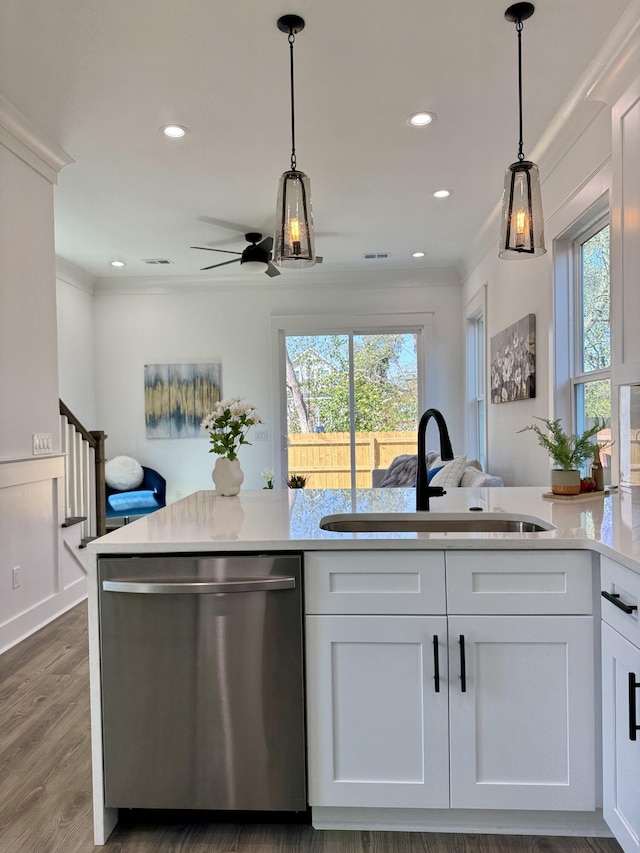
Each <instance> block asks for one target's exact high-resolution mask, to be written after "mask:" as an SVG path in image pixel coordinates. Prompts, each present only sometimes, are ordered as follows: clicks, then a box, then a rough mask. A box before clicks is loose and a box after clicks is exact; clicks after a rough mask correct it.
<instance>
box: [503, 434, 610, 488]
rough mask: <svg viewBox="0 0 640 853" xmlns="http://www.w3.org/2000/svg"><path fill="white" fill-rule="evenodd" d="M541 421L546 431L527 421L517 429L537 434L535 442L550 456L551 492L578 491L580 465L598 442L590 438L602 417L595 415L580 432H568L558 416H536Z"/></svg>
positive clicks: (588, 457)
mask: <svg viewBox="0 0 640 853" xmlns="http://www.w3.org/2000/svg"><path fill="white" fill-rule="evenodd" d="M536 420H537V421H542V423H543V424H544V425H545V427H546V432H545V431H544V430H543V429H541V427H539V426H538V424H529V426H526V427H524V429H521V430H518V432H527V430H532V431H533V432H535V434H536V435H537V437H538V444H539V445H540V446H541V447H544V449H545V450H546V451H547V453H548V454H549V456H550V457H551V458H552V459H553V462H554V468H553V470H552V471H551V491H552V492H553V494H554V495H579V494H580V468H582V466H583V465H584V463H585V462H586V461H587V459H591V457H592V456H593V454H594V453H595V452H596V450H597V449H598V442H597V441H592V439H593V437H594V436H595V435H596V433H598V432H600V431H601V430H603V429H604V428H605V426H606V422H605V420H604V419H600V418H596V422H595V423H594V425H593V426H591V427H589V429H587V430H585V431H584V432H583V433H582V435H571V434H569V433H566V432H565V431H564V429H563V428H562V424H561V422H560V418H556V419H555V420H553V421H552V420H549V419H548V418H536Z"/></svg>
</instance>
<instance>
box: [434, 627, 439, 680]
mask: <svg viewBox="0 0 640 853" xmlns="http://www.w3.org/2000/svg"><path fill="white" fill-rule="evenodd" d="M433 680H434V681H435V684H436V693H440V655H439V654H438V635H437V634H434V635H433Z"/></svg>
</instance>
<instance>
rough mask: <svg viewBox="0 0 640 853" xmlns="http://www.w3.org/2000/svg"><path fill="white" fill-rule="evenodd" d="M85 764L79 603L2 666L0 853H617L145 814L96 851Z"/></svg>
mask: <svg viewBox="0 0 640 853" xmlns="http://www.w3.org/2000/svg"><path fill="white" fill-rule="evenodd" d="M90 762H91V755H90V742H89V669H88V652H87V608H86V603H85V604H81V605H79V606H78V607H75V608H74V609H73V610H70V611H69V612H68V613H65V614H64V615H63V616H61V617H60V618H59V619H57V620H56V621H55V622H52V623H51V624H50V625H48V626H47V627H45V628H43V629H42V630H41V631H39V632H38V633H37V634H34V635H33V636H32V637H29V638H28V639H27V640H25V641H24V642H22V643H20V644H19V645H18V646H16V647H15V648H13V649H11V650H10V651H9V652H6V653H5V654H4V655H2V656H0V853H88V851H94V850H100V849H103V850H105V851H107V853H214V852H215V853H294V851H309V853H621V848H620V847H619V845H618V844H617V843H616V842H615V841H613V840H611V839H602V838H547V837H532V836H511V835H460V834H448V833H447V834H445V833H426V832H417V833H413V832H349V831H316V830H314V829H312V828H311V827H310V826H308V825H301V824H286V825H283V824H274V825H267V824H242V825H240V824H234V823H218V822H211V821H204V820H203V821H199V822H192V823H184V822H180V820H179V819H177V820H176V819H174V820H171V821H169V820H167V818H166V816H164V822H159V821H158V819H157V818H156V819H153V818H151V817H149V816H148V815H146V814H144V815H140V814H135V816H134V819H132V820H131V821H126V820H123V821H121V823H120V824H119V825H118V827H117V828H116V830H115V832H114V833H113V835H112V836H111V838H110V839H109V841H108V843H107V844H106V845H105V847H103V848H95V847H94V845H93V840H92V839H93V823H92V814H91V764H90ZM161 817H162V816H161Z"/></svg>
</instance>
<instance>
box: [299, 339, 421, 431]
mask: <svg viewBox="0 0 640 853" xmlns="http://www.w3.org/2000/svg"><path fill="white" fill-rule="evenodd" d="M408 340H409V344H408ZM408 345H409V346H415V340H414V339H413V336H411V335H406V334H381V335H375V334H366V335H356V336H355V337H354V352H353V368H354V404H355V406H354V409H355V429H356V431H363V432H383V431H397V430H407V429H409V430H411V429H415V426H416V422H417V418H418V409H417V399H418V382H417V374H416V366H415V364H416V362H415V349H414V350H413V352H411V353H409V354H408V353H407V351H406V350H407V346H408ZM287 349H288V352H289V356H290V358H291V361H292V363H293V364H294V365H295V368H296V372H297V373H298V375H299V377H300V379H299V388H298V391H299V392H300V394H301V395H302V396H303V398H304V401H305V404H306V408H307V411H308V415H309V421H310V427H311V428H313V426H314V425H315V426H322V427H324V429H325V431H326V432H349V430H350V427H351V424H350V419H349V410H350V399H349V394H350V389H349V353H348V338H347V336H345V335H313V336H311V335H309V336H300V337H296V336H292V337H289V338H287ZM288 391H289V398H288V422H289V431H290V432H303V431H305V430H304V429H303V428H301V424H300V419H299V417H298V412H297V410H296V407H295V406H294V405H293V395H292V389H291V388H289V389H288Z"/></svg>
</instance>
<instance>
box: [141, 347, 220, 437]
mask: <svg viewBox="0 0 640 853" xmlns="http://www.w3.org/2000/svg"><path fill="white" fill-rule="evenodd" d="M220 374H221V366H220V365H219V364H145V366H144V415H145V425H146V435H147V438H196V437H198V436H204V435H205V433H203V432H202V431H201V430H200V423H201V421H202V419H203V418H204V417H205V415H207V414H208V413H209V412H210V411H211V410H212V409H213V407H214V405H215V404H216V403H217V402H218V400H219V399H220V396H221V383H220Z"/></svg>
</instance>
